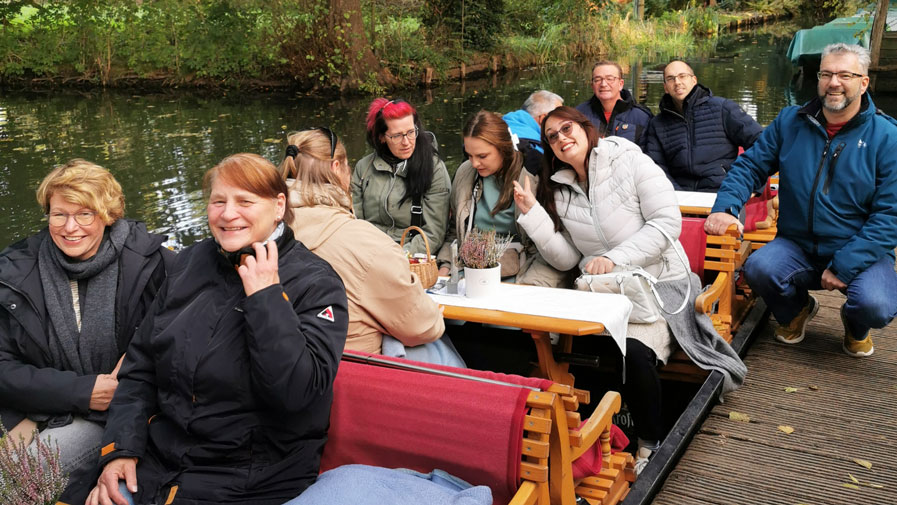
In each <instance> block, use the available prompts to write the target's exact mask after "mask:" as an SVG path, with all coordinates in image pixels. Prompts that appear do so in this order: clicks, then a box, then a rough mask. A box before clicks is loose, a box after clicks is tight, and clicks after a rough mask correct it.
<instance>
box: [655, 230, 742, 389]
mask: <svg viewBox="0 0 897 505" xmlns="http://www.w3.org/2000/svg"><path fill="white" fill-rule="evenodd" d="M704 219H705V218H698V217H683V218H682V232H681V234H680V235H679V241H680V243H681V244H682V247H683V248H684V249H685V253H686V255H687V256H688V260H689V266H690V267H691V271H692V272H694V273H696V274H697V275H698V277H699V278H700V279H701V283H702V285H705V286H707V285H709V287H708V288H707V289H706V290H705V291H704V292H703V293H701V294H700V295H698V298H697V299H696V300H695V310H696V311H698V312H700V313H703V314H707V315H708V316H709V317H710V320H711V321H712V322H713V327H714V328H715V329H716V331H717V332H718V333H719V334H720V336H722V337H723V339H725V340H726V342H731V341H732V335H733V334H734V332H735V331H736V330H737V329H738V327H739V325H740V324H741V322H742V321H743V320H744V318H745V317H746V316H747V313H748V311H749V310H750V308H751V306H752V305H753V303H754V299H753V297H751V296H750V292H749V290H748V289H747V288H746V287H745V286H744V285H743V284H744V283H743V282H742V281H741V276H740V269H741V267H742V266H743V265H744V262H745V260H746V259H747V257H748V255H749V254H750V252H751V250H752V249H751V243H750V242H748V241H743V240H741V239H740V238H739V237H738V232H737V230H736V228H735V226H734V225H733V226H731V227H730V228H729V230H727V231H726V234H725V235H722V236H714V235H707V234H706V233H705V232H704ZM707 373H708V372H707V371H706V370H702V369H700V368H698V367H697V366H696V365H695V364H694V363H692V361H691V360H690V359H689V358H688V356H687V355H686V354H685V353H684V352H683V351H681V350H677V351H675V352H673V354H672V355H671V356H670V359H669V360H668V361H667V364H666V365H665V366H663V367H662V368H661V377H663V378H665V379H672V380H679V381H686V382H702V381H703V380H704V378H706V376H707Z"/></svg>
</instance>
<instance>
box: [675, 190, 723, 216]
mask: <svg viewBox="0 0 897 505" xmlns="http://www.w3.org/2000/svg"><path fill="white" fill-rule="evenodd" d="M676 199H678V200H679V212H681V213H682V215H683V216H699V217H700V216H709V215H710V209H711V208H712V207H713V203H714V202H715V201H716V193H702V192H698V191H676Z"/></svg>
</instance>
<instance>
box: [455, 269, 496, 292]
mask: <svg viewBox="0 0 897 505" xmlns="http://www.w3.org/2000/svg"><path fill="white" fill-rule="evenodd" d="M499 284H501V265H498V266H497V267H493V268H468V267H464V289H465V291H464V294H465V296H467V297H469V298H484V297H487V296H493V295H496V294H498V285H499Z"/></svg>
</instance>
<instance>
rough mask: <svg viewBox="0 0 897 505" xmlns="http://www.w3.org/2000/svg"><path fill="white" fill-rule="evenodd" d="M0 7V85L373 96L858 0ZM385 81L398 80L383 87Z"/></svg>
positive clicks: (243, 1) (126, 2)
mask: <svg viewBox="0 0 897 505" xmlns="http://www.w3.org/2000/svg"><path fill="white" fill-rule="evenodd" d="M705 3H706V2H705V1H703V0H647V1H646V16H647V19H646V20H640V19H638V18H637V16H634V15H633V12H632V4H631V2H629V1H627V0H620V1H618V0H586V1H583V0H500V1H496V0H389V1H387V0H204V1H197V0H153V1H147V0H39V1H24V0H6V1H0V27H2V30H0V81H5V82H12V81H18V82H34V81H41V80H49V81H52V82H57V83H85V84H88V85H97V84H98V85H104V86H105V85H111V84H116V85H117V84H122V83H125V84H127V83H130V82H142V83H146V82H158V83H160V84H162V85H179V84H185V83H199V84H204V85H208V84H212V85H216V84H223V85H238V84H242V83H250V84H253V85H256V86H264V85H266V84H280V85H283V84H284V83H289V82H295V83H296V84H298V85H299V86H300V87H303V88H306V89H307V88H339V89H345V88H352V89H361V90H367V91H380V90H382V88H383V86H391V85H394V84H396V83H397V82H405V83H413V82H418V81H419V80H420V79H421V77H422V76H423V74H424V69H426V68H430V69H432V70H433V73H434V74H435V77H436V78H437V79H438V78H439V77H441V76H444V75H445V73H446V72H447V70H448V69H449V68H451V67H456V66H457V64H458V63H459V62H462V61H465V62H470V61H471V60H472V59H476V58H477V54H478V53H479V54H482V53H486V54H487V55H488V54H499V55H502V56H505V57H506V61H509V62H510V63H511V64H514V63H515V62H516V63H518V64H531V63H546V62H552V61H566V60H570V59H573V58H577V57H582V56H590V55H596V54H610V55H616V54H621V53H626V52H642V53H644V52H648V51H655V52H656V51H660V52H663V53H665V54H681V53H683V52H686V51H688V50H689V49H690V48H691V47H693V46H694V44H695V43H696V41H699V40H702V39H707V38H713V37H714V36H715V35H716V32H717V27H718V25H719V23H720V22H721V12H722V9H727V10H746V11H751V12H758V13H769V12H794V11H796V10H800V9H801V8H802V9H803V10H804V11H806V12H809V13H811V14H814V15H817V16H827V17H832V16H835V15H842V14H844V13H852V12H851V10H852V9H853V10H855V8H856V5H857V4H859V0H821V1H817V0H717V2H716V4H717V5H718V7H705V6H704V5H705ZM396 78H398V80H396Z"/></svg>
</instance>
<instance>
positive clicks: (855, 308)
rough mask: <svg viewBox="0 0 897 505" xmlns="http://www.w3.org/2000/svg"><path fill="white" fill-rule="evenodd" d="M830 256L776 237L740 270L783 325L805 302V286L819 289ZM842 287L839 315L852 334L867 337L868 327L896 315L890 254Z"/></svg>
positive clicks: (895, 284)
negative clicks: (815, 254) (817, 254)
mask: <svg viewBox="0 0 897 505" xmlns="http://www.w3.org/2000/svg"><path fill="white" fill-rule="evenodd" d="M830 260H831V258H822V257H813V256H812V255H809V254H807V253H805V252H804V251H803V249H801V248H800V247H798V245H797V244H795V243H794V242H792V241H790V240H788V239H786V238H782V237H778V238H776V239H774V240H773V241H772V242H770V243H769V244H767V245H765V246H764V247H762V248H760V249H759V250H757V251H754V252H753V253H751V255H750V257H749V258H748V260H747V262H746V263H745V265H744V275H745V277H746V278H747V281H748V284H750V286H751V289H753V290H754V291H755V292H756V293H757V294H758V295H760V296H761V297H763V300H764V301H765V302H766V305H767V306H768V307H769V308H770V310H772V314H773V315H774V316H775V318H776V321H778V322H779V324H782V325H787V324H788V323H790V322H791V320H792V319H794V318H795V317H796V316H797V314H798V313H800V311H801V309H803V308H804V307H805V306H806V305H807V302H808V301H809V293H808V292H807V291H808V290H811V289H812V290H818V289H822V285H821V284H820V280H821V279H822V272H824V271H825V269H826V267H827V266H828V264H829V261H830ZM842 292H844V294H846V295H847V302H846V303H845V304H844V308H843V310H844V318H845V319H846V320H847V325H848V329H849V330H850V334H851V335H853V336H854V338H857V339H863V338H866V334H867V333H868V332H869V329H870V328H884V327H885V326H887V324H888V323H890V322H891V320H892V319H894V316H895V315H897V273H895V272H894V260H893V259H891V257H890V256H885V257H883V258H881V259H879V260H878V261H877V262H875V263H873V264H872V265H871V266H869V268H867V269H866V270H864V271H862V272H860V273H859V275H857V276H856V277H854V279H853V280H852V281H850V284H848V285H847V289H845V290H842Z"/></svg>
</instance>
